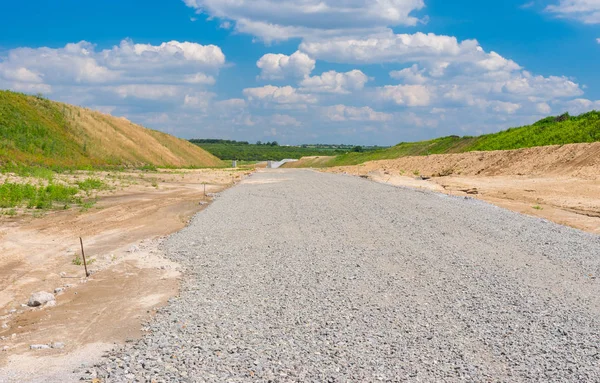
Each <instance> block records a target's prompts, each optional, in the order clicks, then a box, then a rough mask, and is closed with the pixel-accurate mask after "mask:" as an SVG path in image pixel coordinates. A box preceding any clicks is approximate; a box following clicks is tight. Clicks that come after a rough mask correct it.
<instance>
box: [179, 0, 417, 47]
mask: <svg viewBox="0 0 600 383" xmlns="http://www.w3.org/2000/svg"><path fill="white" fill-rule="evenodd" d="M184 2H185V4H186V5H187V6H189V7H192V8H194V9H196V10H197V11H198V12H201V13H205V14H207V15H209V16H211V17H217V18H220V19H223V20H226V21H227V20H231V21H234V22H235V23H236V29H237V30H238V31H239V32H243V33H249V34H252V35H254V36H257V37H259V38H261V39H264V40H266V41H273V40H287V39H289V38H293V37H306V36H314V35H330V34H332V33H333V34H348V33H351V32H355V31H362V32H363V33H364V32H365V31H374V30H380V29H382V28H385V27H390V26H399V25H409V26H414V25H416V24H417V23H418V21H419V20H418V18H417V17H415V16H414V15H413V12H414V11H418V10H420V9H422V8H424V6H425V3H424V1H423V0H300V1H298V0H184Z"/></svg>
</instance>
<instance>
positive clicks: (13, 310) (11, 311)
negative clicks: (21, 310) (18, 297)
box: [8, 309, 17, 314]
mask: <svg viewBox="0 0 600 383" xmlns="http://www.w3.org/2000/svg"><path fill="white" fill-rule="evenodd" d="M16 312H17V309H12V310H8V313H9V314H14V313H16Z"/></svg>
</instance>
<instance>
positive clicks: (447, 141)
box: [309, 111, 600, 167]
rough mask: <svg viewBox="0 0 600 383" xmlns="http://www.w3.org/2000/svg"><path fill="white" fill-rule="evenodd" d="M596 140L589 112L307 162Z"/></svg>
mask: <svg viewBox="0 0 600 383" xmlns="http://www.w3.org/2000/svg"><path fill="white" fill-rule="evenodd" d="M597 141H600V112H597V111H592V112H589V113H585V114H582V115H579V116H569V115H568V114H564V115H562V116H558V117H548V118H545V119H543V120H540V121H538V122H536V123H535V124H533V125H527V126H522V127H519V128H511V129H508V130H504V131H502V132H498V133H493V134H485V135H482V136H478V137H459V136H449V137H442V138H437V139H433V140H428V141H421V142H410V143H406V142H403V143H400V144H398V145H396V146H393V147H391V148H388V149H383V150H377V151H373V152H367V153H347V154H342V155H339V156H336V157H332V158H329V159H321V160H320V161H314V160H312V161H310V163H312V164H313V166H320V167H326V166H344V165H357V164H361V163H364V162H367V161H375V160H386V159H394V158H399V157H406V156H424V155H429V154H446V153H465V152H472V151H490V150H512V149H520V148H531V147H535V146H547V145H565V144H574V143H584V142H597ZM309 166H310V165H309Z"/></svg>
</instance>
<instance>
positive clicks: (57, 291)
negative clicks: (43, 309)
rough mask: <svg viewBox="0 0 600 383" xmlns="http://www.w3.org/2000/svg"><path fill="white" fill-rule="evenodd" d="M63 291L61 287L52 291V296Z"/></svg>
mask: <svg viewBox="0 0 600 383" xmlns="http://www.w3.org/2000/svg"><path fill="white" fill-rule="evenodd" d="M64 290H65V289H63V288H62V287H57V288H55V289H54V294H60V293H62V292H63V291H64Z"/></svg>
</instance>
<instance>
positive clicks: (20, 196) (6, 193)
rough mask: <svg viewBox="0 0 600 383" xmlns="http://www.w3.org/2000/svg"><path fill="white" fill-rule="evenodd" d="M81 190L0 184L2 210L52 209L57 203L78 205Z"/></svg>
mask: <svg viewBox="0 0 600 383" xmlns="http://www.w3.org/2000/svg"><path fill="white" fill-rule="evenodd" d="M78 192H79V189H78V188H76V187H72V186H64V185H54V184H50V185H48V186H37V185H32V184H17V183H10V182H7V183H3V184H0V208H17V207H23V206H25V207H27V208H29V209H33V208H35V209H51V208H53V207H54V205H55V204H56V203H62V204H63V205H64V204H70V203H78V202H79V198H78V197H77V193H78Z"/></svg>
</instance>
